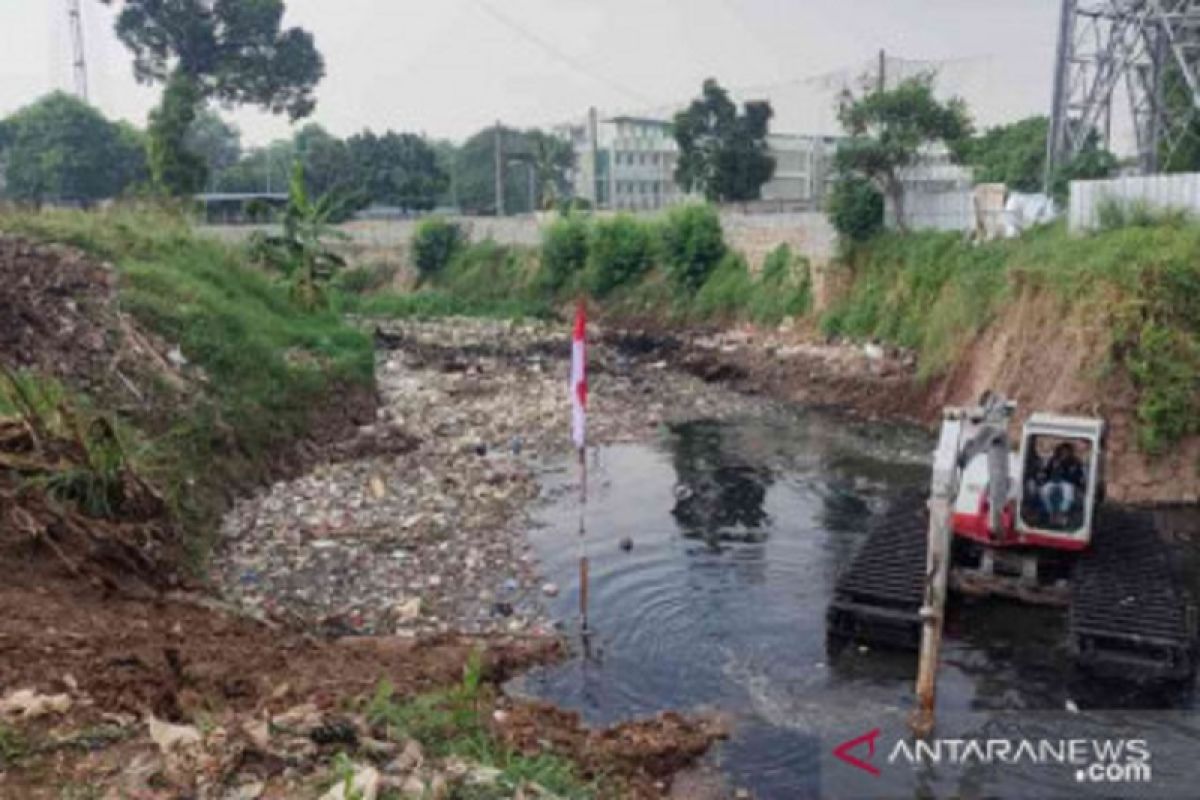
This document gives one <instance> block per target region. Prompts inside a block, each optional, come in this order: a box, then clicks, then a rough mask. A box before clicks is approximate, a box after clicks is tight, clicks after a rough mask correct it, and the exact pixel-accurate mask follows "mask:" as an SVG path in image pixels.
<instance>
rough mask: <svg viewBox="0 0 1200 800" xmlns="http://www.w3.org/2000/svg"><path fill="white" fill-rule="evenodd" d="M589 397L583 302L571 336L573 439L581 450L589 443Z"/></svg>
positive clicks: (577, 312) (585, 321) (576, 312)
mask: <svg viewBox="0 0 1200 800" xmlns="http://www.w3.org/2000/svg"><path fill="white" fill-rule="evenodd" d="M587 395H588V385H587V312H586V310H585V309H584V306H583V301H582V300H581V301H579V307H578V308H577V309H576V311H575V332H574V334H572V336H571V439H572V440H573V441H574V442H575V447H577V448H579V449H580V450H582V449H583V447H584V444H585V443H586V441H587V435H586V434H587Z"/></svg>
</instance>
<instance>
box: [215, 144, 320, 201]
mask: <svg viewBox="0 0 1200 800" xmlns="http://www.w3.org/2000/svg"><path fill="white" fill-rule="evenodd" d="M295 160H296V145H295V143H294V142H293V141H292V140H291V139H278V140H276V141H274V142H271V143H270V144H269V145H267V146H265V147H256V148H253V149H251V150H248V151H247V152H245V153H244V154H243V155H242V158H241V160H239V161H238V162H237V163H236V164H234V165H233V166H232V167H230V168H229V169H227V170H225V172H224V173H222V174H221V176H220V178H219V179H218V180H219V185H220V187H221V190H222V191H226V192H268V191H269V192H276V193H279V192H284V191H286V190H287V186H288V170H289V168H290V166H289V165H291V164H292V163H293V162H294V161H295ZM313 194H314V195H315V194H318V193H316V192H314V193H313Z"/></svg>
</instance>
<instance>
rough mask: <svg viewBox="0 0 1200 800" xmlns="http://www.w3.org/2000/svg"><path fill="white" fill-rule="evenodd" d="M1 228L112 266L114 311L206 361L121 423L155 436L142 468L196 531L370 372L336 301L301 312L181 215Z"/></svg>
mask: <svg viewBox="0 0 1200 800" xmlns="http://www.w3.org/2000/svg"><path fill="white" fill-rule="evenodd" d="M0 230H2V231H5V232H8V233H15V234H20V235H24V236H26V237H29V238H31V239H34V240H38V241H43V242H56V243H64V244H70V245H73V246H76V247H78V248H80V249H81V250H84V251H85V252H88V253H90V254H92V255H94V256H96V257H98V258H101V259H104V260H107V261H111V262H112V263H114V264H115V266H116V268H117V271H118V273H119V276H120V288H119V292H118V306H119V308H120V309H121V310H122V311H124V312H126V313H128V314H130V315H131V316H132V317H133V318H134V319H135V320H136V321H137V322H138V323H139V324H140V325H142V326H143V327H144V328H145V329H147V330H149V331H151V332H153V333H155V334H157V335H159V336H161V337H162V338H163V339H164V340H165V341H166V342H168V343H169V344H171V345H176V346H178V348H179V352H180V353H181V354H182V356H183V358H184V359H186V360H187V362H188V363H189V364H191V365H194V366H195V367H198V368H199V369H200V370H201V371H202V375H203V377H202V378H201V379H199V380H198V381H197V385H193V386H191V387H189V389H188V390H187V391H186V392H185V394H186V395H188V396H178V394H179V393H178V392H174V391H173V390H172V389H171V388H170V387H167V386H158V387H152V388H153V389H154V390H155V394H156V396H154V397H151V398H148V402H147V404H146V407H145V408H144V409H143V410H142V411H140V412H135V413H134V414H133V415H132V418H131V419H130V420H128V422H129V423H130V424H131V425H132V426H133V427H134V428H135V429H137V430H138V431H139V432H140V434H141V437H142V438H143V439H144V441H145V442H147V443H149V442H153V446H152V447H150V448H149V450H148V452H147V454H146V456H145V457H144V460H145V463H144V467H145V471H146V472H147V474H150V475H151V476H152V477H153V478H154V479H155V481H156V482H157V483H159V484H160V488H162V489H164V490H165V491H166V492H167V494H168V495H169V497H170V498H171V500H172V501H173V506H174V507H175V509H176V511H177V512H178V514H179V515H180V517H181V519H182V520H184V521H185V522H187V523H188V524H189V526H190V527H192V529H193V530H211V523H212V521H213V520H214V514H215V513H216V512H217V511H218V510H219V509H220V507H221V505H222V504H223V502H224V500H225V498H227V497H229V495H230V494H231V492H233V491H236V489H237V488H238V487H244V486H246V485H247V484H249V483H252V482H256V481H261V480H263V479H265V478H266V477H268V476H269V475H270V474H271V471H272V464H273V461H274V460H275V459H277V458H279V457H280V456H281V455H282V454H283V452H284V450H285V448H287V447H288V446H289V445H290V444H292V443H293V441H294V439H295V438H296V437H297V436H298V435H301V434H303V433H304V432H306V431H307V430H308V429H309V427H310V426H311V425H312V424H313V422H314V418H315V416H316V415H317V414H318V413H319V412H320V410H321V409H322V408H325V407H334V406H335V405H336V404H337V402H338V395H340V394H342V393H343V392H349V391H354V390H355V389H356V387H360V388H365V387H370V385H371V383H372V381H373V355H372V343H371V340H370V337H369V336H367V335H365V334H364V333H362V332H360V331H357V330H355V329H353V328H351V327H349V326H348V325H346V324H345V323H344V322H343V321H342V319H341V317H340V316H339V315H338V314H336V313H335V312H333V311H327V312H321V313H305V312H302V311H300V310H298V309H297V308H296V306H295V305H294V304H293V303H292V302H291V300H290V299H289V297H288V295H287V291H286V288H285V287H283V286H281V285H280V284H279V283H278V282H276V281H273V280H271V279H270V278H269V277H268V276H267V275H265V274H263V273H262V272H261V271H259V270H255V269H252V268H250V267H248V266H247V265H246V262H245V260H244V258H243V256H242V253H241V251H240V250H238V249H235V248H231V247H228V246H226V245H223V244H221V243H219V242H216V241H214V240H211V239H207V238H203V237H197V236H194V235H193V234H192V233H191V231H190V228H189V226H188V225H187V223H186V222H185V221H183V220H180V219H178V218H177V217H174V216H172V215H169V214H165V213H154V212H146V211H138V212H133V211H128V210H114V211H111V212H96V213H84V212H77V211H45V212H40V213H34V212H16V211H11V212H5V213H3V214H0ZM95 399H96V400H97V402H103V398H95ZM193 545H194V546H193V547H192V548H191V549H192V550H193V552H195V553H196V554H197V555H202V554H203V552H204V550H205V547H204V546H203V545H202V544H200V543H196V542H193Z"/></svg>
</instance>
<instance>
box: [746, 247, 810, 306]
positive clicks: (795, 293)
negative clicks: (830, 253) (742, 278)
mask: <svg viewBox="0 0 1200 800" xmlns="http://www.w3.org/2000/svg"><path fill="white" fill-rule="evenodd" d="M811 308H812V273H811V272H810V271H809V268H808V262H807V261H806V260H805V259H803V258H797V257H796V256H795V255H793V254H792V249H791V248H790V247H788V246H787V245H786V244H781V245H779V247H776V248H775V249H774V250H772V251H771V253H770V254H769V255H768V256H767V258H766V260H765V261H763V268H762V274H761V275H759V278H758V282H757V283H756V284H755V285H754V296H753V298H752V299H751V301H750V307H749V309H748V310H749V314H750V318H751V319H753V320H754V321H755V322H759V323H763V324H778V323H779V322H782V321H783V320H784V319H785V318H787V317H799V316H802V315H804V314H807V313H808V312H809V311H810V310H811Z"/></svg>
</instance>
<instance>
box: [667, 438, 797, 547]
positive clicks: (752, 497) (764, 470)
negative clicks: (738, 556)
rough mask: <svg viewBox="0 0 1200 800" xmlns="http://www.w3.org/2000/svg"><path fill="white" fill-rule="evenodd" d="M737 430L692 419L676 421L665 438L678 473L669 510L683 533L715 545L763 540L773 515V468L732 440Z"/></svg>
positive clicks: (711, 545) (710, 545)
mask: <svg viewBox="0 0 1200 800" xmlns="http://www.w3.org/2000/svg"><path fill="white" fill-rule="evenodd" d="M734 435H736V430H735V429H731V428H729V427H728V426H727V425H722V424H720V423H717V422H692V423H687V424H684V425H676V426H673V427H672V428H671V435H670V437H669V438H668V440H667V446H668V447H669V448H670V450H671V462H672V464H673V465H674V467H675V474H676V481H675V487H674V496H675V504H674V505H673V506H672V507H671V516H673V517H674V518H675V521H676V523H677V524H678V525H679V529H680V531H681V532H682V533H683V535H684V536H689V537H695V538H700V539H703V540H704V541H705V542H706V543H707V544H708V545H709V547H711V548H713V549H719V548H720V542H722V541H741V542H761V541H764V540H765V539H766V530H765V526H766V525H767V523H768V522H769V519H770V518H769V516H768V514H767V511H766V508H765V502H766V499H767V489H768V487H770V485H771V483H772V482H773V479H772V475H771V470H770V469H769V468H768V467H767V466H765V465H763V464H761V463H755V462H754V461H751V460H750V459H749V458H747V457H746V456H745V455H744V454H743V452H742V451H741V450H740V449H738V448H736V447H733V446H731V443H730V442H729V441H728V440H729V439H730V438H731V437H732V436H734Z"/></svg>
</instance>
